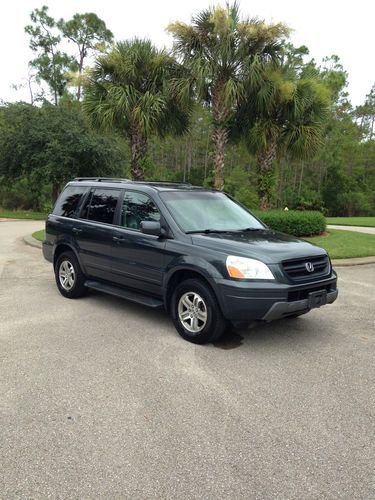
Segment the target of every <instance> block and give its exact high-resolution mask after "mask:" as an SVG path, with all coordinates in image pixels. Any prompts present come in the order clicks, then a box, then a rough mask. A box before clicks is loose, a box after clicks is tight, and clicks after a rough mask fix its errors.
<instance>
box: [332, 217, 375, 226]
mask: <svg viewBox="0 0 375 500" xmlns="http://www.w3.org/2000/svg"><path fill="white" fill-rule="evenodd" d="M327 224H338V225H340V226H363V227H375V217H327Z"/></svg>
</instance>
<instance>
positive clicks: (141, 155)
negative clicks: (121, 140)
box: [130, 132, 147, 181]
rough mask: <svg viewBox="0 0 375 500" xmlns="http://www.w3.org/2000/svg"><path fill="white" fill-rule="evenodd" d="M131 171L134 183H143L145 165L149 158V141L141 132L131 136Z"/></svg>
mask: <svg viewBox="0 0 375 500" xmlns="http://www.w3.org/2000/svg"><path fill="white" fill-rule="evenodd" d="M130 151H131V158H130V171H131V177H132V179H133V181H143V180H144V178H145V173H144V164H145V160H146V156H147V141H146V139H145V138H144V137H143V135H142V134H141V133H140V132H133V133H132V134H131V136H130Z"/></svg>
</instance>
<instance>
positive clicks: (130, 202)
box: [121, 191, 160, 231]
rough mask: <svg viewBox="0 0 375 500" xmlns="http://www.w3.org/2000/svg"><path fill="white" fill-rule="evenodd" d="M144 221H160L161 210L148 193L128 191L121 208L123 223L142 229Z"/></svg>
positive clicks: (129, 226) (126, 225) (132, 227)
mask: <svg viewBox="0 0 375 500" xmlns="http://www.w3.org/2000/svg"><path fill="white" fill-rule="evenodd" d="M142 221H156V222H159V221H160V212H159V210H158V209H157V208H156V205H155V203H154V202H153V201H152V200H151V198H149V197H148V196H147V195H145V194H143V193H137V192H135V191H127V192H126V193H125V196H124V202H123V205H122V210H121V225H122V226H123V227H128V228H129V229H136V230H138V231H140V229H141V222H142Z"/></svg>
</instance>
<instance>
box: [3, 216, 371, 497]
mask: <svg viewBox="0 0 375 500" xmlns="http://www.w3.org/2000/svg"><path fill="white" fill-rule="evenodd" d="M39 228H41V223H40V222H30V221H27V222H2V223H0V273H1V277H0V381H1V383H0V448H1V465H0V498H4V499H13V498H43V499H44V498H80V499H83V498H105V499H109V498H111V499H112V498H131V499H135V498H144V499H151V498H163V499H166V498H174V499H175V498H183V499H195V498H199V499H205V500H206V499H224V498H225V499H237V498H246V499H262V500H263V499H276V498H277V499H283V500H284V499H298V500H301V499H318V498H324V499H338V498H340V499H350V500H352V499H373V498H374V497H375V468H374V464H375V451H374V436H375V419H374V416H375V389H374V382H375V266H371V265H369V266H358V267H352V268H340V269H339V277H340V294H341V295H340V297H339V300H338V301H337V302H336V303H335V304H333V305H332V306H327V307H325V308H323V309H322V310H315V311H313V312H311V313H310V314H308V315H306V316H304V317H301V318H299V319H294V320H283V321H279V322H277V323H273V324H270V325H265V326H261V327H258V328H256V329H253V330H248V331H240V332H236V333H231V334H228V335H227V336H226V338H225V339H224V340H223V341H221V342H220V343H218V344H216V345H208V346H202V347H199V346H194V345H192V344H189V343H187V342H185V341H183V340H182V339H181V338H180V337H179V336H178V335H177V334H176V332H175V330H174V328H173V326H172V324H171V322H170V320H169V318H168V317H167V316H166V315H165V314H164V313H163V312H155V311H152V310H149V309H145V308H143V307H140V306H137V305H134V304H130V303H127V302H125V301H122V300H120V299H116V298H113V297H109V296H105V295H101V294H99V293H95V294H94V293H91V294H90V295H89V296H88V297H85V298H83V299H79V300H68V299H64V298H63V297H62V296H61V295H60V294H59V293H58V291H57V289H56V286H55V283H54V278H53V274H52V267H51V265H50V264H48V263H47V262H45V261H44V260H43V259H42V256H41V253H40V250H38V249H36V248H31V247H28V246H26V245H24V243H23V241H22V238H21V237H22V236H23V235H25V234H27V233H31V232H32V231H34V230H36V229H39Z"/></svg>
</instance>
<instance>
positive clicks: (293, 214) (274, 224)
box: [253, 210, 326, 236]
mask: <svg viewBox="0 0 375 500" xmlns="http://www.w3.org/2000/svg"><path fill="white" fill-rule="evenodd" d="M253 213H254V214H255V215H256V216H257V217H258V218H259V219H260V220H261V221H263V222H264V223H265V224H266V225H267V226H268V227H270V228H271V229H274V230H275V231H281V232H282V233H287V234H292V235H293V236H314V235H316V234H322V233H324V231H325V229H326V220H325V217H324V215H323V214H322V213H320V212H312V211H311V212H309V211H306V212H302V211H298V210H288V211H281V210H269V211H267V212H261V211H259V210H253Z"/></svg>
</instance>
